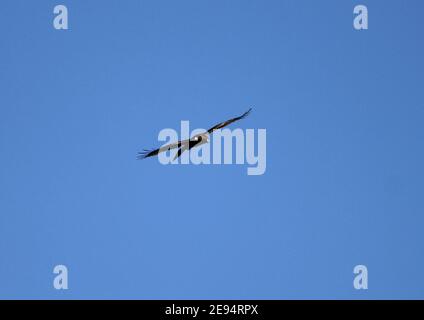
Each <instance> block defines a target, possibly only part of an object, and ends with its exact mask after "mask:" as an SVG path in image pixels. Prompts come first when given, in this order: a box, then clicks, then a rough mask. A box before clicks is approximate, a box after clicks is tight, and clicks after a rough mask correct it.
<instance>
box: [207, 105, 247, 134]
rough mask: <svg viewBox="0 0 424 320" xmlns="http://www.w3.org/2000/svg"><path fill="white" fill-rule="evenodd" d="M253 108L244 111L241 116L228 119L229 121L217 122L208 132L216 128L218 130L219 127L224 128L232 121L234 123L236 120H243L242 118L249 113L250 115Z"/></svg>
mask: <svg viewBox="0 0 424 320" xmlns="http://www.w3.org/2000/svg"><path fill="white" fill-rule="evenodd" d="M251 110H252V108H250V109H249V110H247V111H246V112H245V113H243V114H242V115H241V116H239V117H235V118H232V119H230V120H227V121H224V122H220V123H218V124H216V125H214V126H213V127H212V128H210V129H209V130H208V132H209V133H212V132H214V131H215V130H217V129H221V128H224V127H226V126H228V125H229V124H231V123H233V122H236V121H239V120H241V119H244V118H246V117H247V116H248V115H249V113H250V111H251Z"/></svg>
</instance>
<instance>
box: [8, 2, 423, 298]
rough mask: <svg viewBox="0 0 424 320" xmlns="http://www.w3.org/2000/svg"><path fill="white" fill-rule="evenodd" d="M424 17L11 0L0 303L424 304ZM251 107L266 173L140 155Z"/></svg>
mask: <svg viewBox="0 0 424 320" xmlns="http://www.w3.org/2000/svg"><path fill="white" fill-rule="evenodd" d="M360 3H362V4H366V5H367V6H368V10H369V30H366V31H356V30H354V29H353V26H352V21H353V7H354V6H355V5H357V4H360ZM57 4H65V5H66V6H67V7H68V10H69V30H66V31H58V30H55V29H54V28H53V26H52V21H53V18H54V15H53V8H54V6H55V5H57ZM423 9H424V4H423V3H422V1H418V0H417V1H412V0H410V1H400V0H399V1H361V2H358V1H336V0H334V1H327V0H322V1H312V0H311V1H305V0H303V1H281V0H278V1H277V0H276V1H268V0H267V1H258V0H248V1H246V0H243V1H241V0H240V1H238V0H232V1H223V0H214V1H206V0H202V1H197V0H196V1H194V0H193V1H188V0H181V1H150V0H149V1H135V0H131V1H130V0H127V1H100V0H91V1H71V0H65V1H60V2H57V1H22V0H21V1H15V0H14V1H11V0H7V1H2V3H1V10H0V30H1V31H0V32H1V39H2V40H1V44H0V87H1V94H0V155H1V157H0V253H1V258H0V298H35V299H40V298H51V299H75V298H83V299H85V298H118V299H171V298H175V299H193V298H195V299H206V298H209V299H215V298H220V299H235V298H240V299H298V298H304V299H317V298H319V299H328V298H335V299H350V298H352V299H376V298H389V299H392V298H401V299H404V298H414V299H415V298H424V275H423V272H422V270H424V258H423V252H424V235H423V232H422V229H423V227H422V226H423V224H424V216H423V209H424V203H423V199H424V197H423V178H424V172H423V165H422V164H423V163H424V152H423V138H424V129H423V116H424V111H423V108H424V96H423V95H424V94H423V90H422V84H423V83H424V63H423V58H422V57H423V56H424V46H423V41H422V31H423V30H424V29H423V27H424V25H423V24H424V22H423V20H422V11H423ZM250 106H253V108H254V110H253V112H252V114H251V115H250V116H249V118H247V119H245V120H243V121H242V122H239V123H237V124H236V125H235V126H233V128H234V127H240V128H244V129H246V128H255V129H258V128H263V129H266V130H267V170H266V173H265V174H264V175H262V176H248V175H247V174H246V169H247V165H226V166H224V165H199V166H195V165H180V166H178V165H177V166H170V165H168V166H164V165H161V164H160V163H159V162H158V161H157V159H148V160H144V161H137V160H135V155H136V153H137V151H139V150H141V149H143V148H146V147H152V146H158V145H159V144H160V143H159V142H158V141H157V135H158V133H159V131H160V130H161V129H163V128H175V129H179V126H180V121H181V120H190V125H191V126H192V127H193V128H195V127H208V126H210V125H213V124H215V123H216V122H219V121H222V120H225V119H227V118H229V117H232V116H236V115H238V114H240V113H241V112H243V111H245V110H246V109H247V108H248V107H250ZM58 264H64V265H66V266H67V267H68V270H69V290H66V291H64V290H62V291H58V290H55V289H54V288H53V285H52V283H53V278H54V274H53V267H54V266H55V265H58ZM358 264H364V265H366V266H367V267H368V272H369V289H368V290H366V291H365V290H360V291H358V290H355V289H354V288H353V286H352V281H353V277H354V275H353V268H354V266H355V265H358Z"/></svg>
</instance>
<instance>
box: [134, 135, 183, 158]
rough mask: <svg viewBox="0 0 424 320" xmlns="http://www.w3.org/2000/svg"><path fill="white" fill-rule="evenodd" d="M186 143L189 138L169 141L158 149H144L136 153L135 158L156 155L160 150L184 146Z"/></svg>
mask: <svg viewBox="0 0 424 320" xmlns="http://www.w3.org/2000/svg"><path fill="white" fill-rule="evenodd" d="M188 143H189V139H186V140H181V141H177V142H175V143H170V144H167V145H164V146H162V147H160V148H158V149H153V150H146V149H144V150H143V151H141V152H139V153H138V156H137V159H139V160H141V159H144V158H148V157H153V156H156V155H158V154H159V153H161V152H164V151H169V150H171V149H175V148H180V147H181V146H184V145H186V144H188Z"/></svg>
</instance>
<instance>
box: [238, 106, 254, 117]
mask: <svg viewBox="0 0 424 320" xmlns="http://www.w3.org/2000/svg"><path fill="white" fill-rule="evenodd" d="M250 111H252V108H249V110H247V111H246V112H245V113H243V114H242V115H241V117H240V119H244V118H246V117H247V116H248V115H249V114H250Z"/></svg>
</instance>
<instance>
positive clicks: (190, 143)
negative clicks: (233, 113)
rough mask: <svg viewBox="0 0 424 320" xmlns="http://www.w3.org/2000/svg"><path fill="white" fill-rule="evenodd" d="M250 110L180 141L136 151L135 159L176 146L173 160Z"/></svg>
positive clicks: (151, 155) (243, 116) (244, 115)
mask: <svg viewBox="0 0 424 320" xmlns="http://www.w3.org/2000/svg"><path fill="white" fill-rule="evenodd" d="M251 110H252V108H250V109H249V110H247V111H246V112H245V113H243V114H242V115H241V116H239V117H235V118H232V119H229V120H227V121H224V122H220V123H218V124H216V125H214V126H213V127H212V128H210V129H209V130H207V131H206V132H203V133H199V134H197V135H195V136H193V137H191V138H190V139H186V140H180V141H177V142H175V143H170V144H167V145H164V146H162V147H160V148H158V149H154V150H146V149H144V150H143V151H142V152H139V153H138V156H137V159H145V158H148V157H153V156H156V155H158V154H159V153H161V152H164V151H168V150H171V149H176V148H178V151H177V153H176V154H175V157H174V160H175V159H177V158H179V157H180V156H181V154H182V153H183V152H184V151H186V150H190V149H192V148H194V147H196V146H200V145H202V144H204V143H208V142H209V135H210V134H211V133H212V132H214V131H215V130H218V129H221V128H224V127H226V126H228V125H229V124H231V123H233V122H236V121H238V120H241V119H243V118H245V117H247V115H248V114H249V113H250V111H251Z"/></svg>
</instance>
